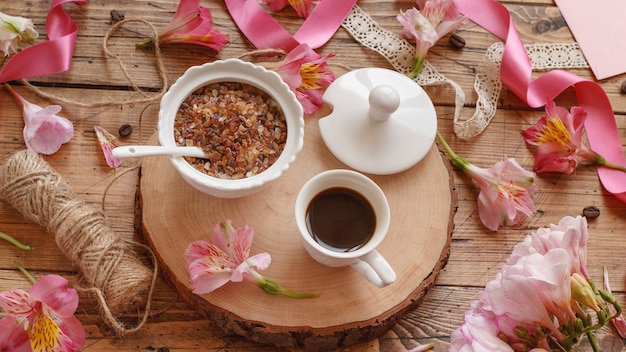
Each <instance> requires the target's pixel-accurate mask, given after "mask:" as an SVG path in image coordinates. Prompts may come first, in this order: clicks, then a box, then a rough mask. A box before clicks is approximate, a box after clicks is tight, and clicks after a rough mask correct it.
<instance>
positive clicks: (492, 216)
mask: <svg viewBox="0 0 626 352" xmlns="http://www.w3.org/2000/svg"><path fill="white" fill-rule="evenodd" d="M437 139H438V140H439V142H440V143H441V144H442V145H443V147H444V149H445V150H446V153H447V154H448V156H449V157H450V159H451V161H452V163H453V164H454V165H455V166H456V167H458V168H459V169H461V170H462V171H463V172H464V173H465V174H466V175H468V176H470V177H471V178H472V180H473V181H474V182H475V183H476V184H478V186H480V194H479V195H478V214H479V216H480V220H481V221H482V223H483V225H485V227H487V228H488V229H490V230H492V231H497V230H498V227H500V225H504V226H513V225H517V224H518V223H519V222H520V220H521V214H522V213H523V214H526V215H528V216H531V215H532V214H533V213H534V211H535V203H534V202H533V199H532V196H533V194H534V193H535V190H536V186H535V185H534V181H535V174H534V173H533V172H530V171H527V170H525V169H524V168H522V166H520V164H518V163H517V161H515V159H512V158H509V159H505V160H503V161H500V162H498V163H496V164H494V165H493V166H492V167H491V168H489V169H484V168H481V167H478V166H476V165H474V164H472V163H470V162H468V161H467V160H465V159H463V158H462V157H460V156H458V155H456V154H455V153H454V151H453V150H452V149H451V148H450V146H449V145H448V144H447V143H446V141H445V140H444V139H443V137H442V136H441V134H439V132H437Z"/></svg>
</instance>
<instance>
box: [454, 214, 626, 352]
mask: <svg viewBox="0 0 626 352" xmlns="http://www.w3.org/2000/svg"><path fill="white" fill-rule="evenodd" d="M586 226H587V222H586V219H585V218H584V217H581V216H578V217H576V218H573V217H569V216H567V217H564V218H563V219H561V221H560V222H559V224H557V225H550V226H549V227H547V228H540V229H539V230H538V231H537V232H536V233H533V234H531V235H530V236H528V237H527V238H526V239H525V240H524V241H523V242H522V243H519V244H517V245H516V246H515V248H514V249H513V254H512V255H511V256H510V257H509V259H508V260H507V262H506V264H505V265H504V266H503V267H502V270H501V271H500V272H499V273H498V274H497V275H496V278H495V279H494V280H491V281H490V282H488V283H487V285H486V286H485V290H484V291H482V292H480V293H479V294H478V298H479V299H478V300H477V301H474V302H472V303H471V304H470V309H469V310H468V311H467V312H466V313H465V322H464V324H463V325H461V326H460V327H459V328H457V329H456V330H455V331H454V332H453V333H452V335H451V348H450V351H453V352H454V351H459V352H460V351H463V352H471V351H536V352H539V351H570V352H571V351H574V350H575V348H576V346H577V345H578V344H579V343H580V341H581V339H582V338H583V336H584V335H587V337H588V338H589V339H590V340H591V341H590V342H591V344H592V345H597V343H596V342H595V341H593V339H594V337H593V333H590V334H587V332H593V331H594V330H597V329H600V328H601V327H602V326H604V325H605V324H607V323H608V321H611V322H612V323H613V324H614V326H616V327H617V326H619V325H620V324H623V322H622V321H620V318H621V307H620V306H619V304H618V303H617V302H616V301H615V298H613V297H612V295H611V293H610V287H608V277H607V276H606V275H607V274H606V271H605V289H606V291H605V292H603V291H602V290H598V291H595V290H594V288H593V287H594V285H593V284H592V283H591V281H589V280H588V279H587V278H585V277H583V275H582V274H580V273H579V272H578V271H579V270H581V269H580V267H579V266H580V265H581V260H580V258H586V257H587V255H586V253H584V254H583V253H572V251H574V252H583V251H586V238H587V232H586V231H587V230H586ZM583 227H584V228H585V229H584V230H583ZM574 232H584V233H579V234H574ZM574 239H578V240H581V241H583V242H584V243H583V244H581V245H580V246H578V247H577V248H576V246H573V242H576V240H574ZM605 270H606V268H605ZM582 271H584V272H586V268H584V270H582ZM607 291H608V292H607ZM586 308H590V309H591V310H594V311H596V312H599V313H601V314H600V315H598V318H597V319H596V321H590V320H589V313H588V311H587V310H586ZM606 312H609V313H610V314H611V316H609V317H606V314H605V313H606ZM602 314H604V316H605V317H606V319H604V318H600V316H601V315H602ZM572 326H579V328H576V329H572ZM617 329H618V330H619V329H620V328H619V327H618V328H617ZM499 344H504V345H503V346H500V345H499ZM595 350H596V349H595V348H594V351H595Z"/></svg>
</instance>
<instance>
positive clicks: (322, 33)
mask: <svg viewBox="0 0 626 352" xmlns="http://www.w3.org/2000/svg"><path fill="white" fill-rule="evenodd" d="M225 3H226V7H227V8H228V11H229V12H230V15H231V16H232V18H233V19H234V20H235V23H236V24H237V26H238V27H239V29H240V30H241V32H243V34H244V35H245V36H246V38H248V40H249V41H250V42H251V43H252V45H254V46H255V47H256V48H257V49H266V48H275V49H283V50H285V51H287V52H289V51H291V50H292V49H293V48H295V47H296V46H298V45H300V44H305V43H306V44H308V45H309V46H310V47H311V48H312V49H317V48H319V47H321V46H322V45H324V44H326V42H328V40H330V38H331V37H332V36H333V35H334V34H335V32H336V31H337V29H339V26H341V23H342V22H343V20H344V19H345V18H346V16H348V13H350V10H351V9H352V7H354V4H356V0H321V1H319V2H318V3H317V6H315V8H314V9H313V11H311V14H310V15H309V17H308V18H307V19H306V20H305V21H304V23H303V24H302V26H301V27H300V28H299V29H298V31H297V32H296V33H295V34H294V35H293V36H292V35H291V34H290V33H289V32H287V30H285V28H284V27H283V26H282V25H281V24H280V23H278V22H276V20H274V18H273V17H272V16H271V15H270V14H268V13H267V12H266V11H265V9H264V8H263V7H261V5H260V4H259V2H258V1H257V0H225Z"/></svg>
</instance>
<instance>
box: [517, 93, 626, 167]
mask: <svg viewBox="0 0 626 352" xmlns="http://www.w3.org/2000/svg"><path fill="white" fill-rule="evenodd" d="M586 119H587V113H586V112H585V110H584V109H583V108H582V107H580V106H573V107H572V108H571V110H570V111H567V109H565V108H563V107H560V106H556V104H555V103H554V101H551V100H550V101H548V102H547V103H546V114H545V115H544V116H542V117H541V119H539V121H537V123H536V124H535V125H534V126H531V127H529V128H527V129H525V130H522V131H521V133H522V136H524V140H525V141H526V143H527V144H529V145H533V146H536V147H537V151H536V155H535V165H534V166H533V169H534V170H535V172H537V173H544V172H560V173H565V174H574V173H575V172H576V168H577V167H578V165H579V163H583V162H587V163H592V164H596V165H604V166H606V167H610V168H614V169H618V170H622V171H626V168H624V167H623V166H620V165H615V164H612V163H609V162H607V161H606V160H605V159H604V158H603V157H602V156H601V155H599V154H598V153H596V152H594V151H592V150H591V149H590V148H589V147H588V146H587V145H586V144H585V142H584V141H583V133H584V123H585V120H586Z"/></svg>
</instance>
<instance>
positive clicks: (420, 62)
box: [408, 57, 426, 79]
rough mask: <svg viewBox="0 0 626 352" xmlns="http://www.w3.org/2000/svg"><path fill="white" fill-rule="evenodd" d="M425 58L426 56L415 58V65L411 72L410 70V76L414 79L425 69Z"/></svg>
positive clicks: (412, 66)
mask: <svg viewBox="0 0 626 352" xmlns="http://www.w3.org/2000/svg"><path fill="white" fill-rule="evenodd" d="M425 59H426V58H425V57H416V58H415V60H413V65H411V72H409V74H408V76H409V78H411V79H413V78H415V77H417V75H419V74H420V72H422V70H423V69H424V61H425Z"/></svg>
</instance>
